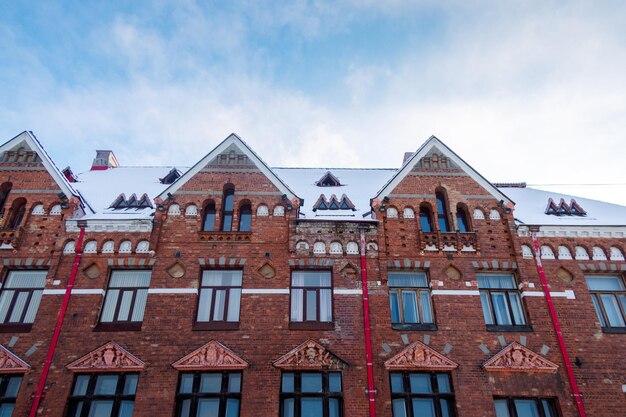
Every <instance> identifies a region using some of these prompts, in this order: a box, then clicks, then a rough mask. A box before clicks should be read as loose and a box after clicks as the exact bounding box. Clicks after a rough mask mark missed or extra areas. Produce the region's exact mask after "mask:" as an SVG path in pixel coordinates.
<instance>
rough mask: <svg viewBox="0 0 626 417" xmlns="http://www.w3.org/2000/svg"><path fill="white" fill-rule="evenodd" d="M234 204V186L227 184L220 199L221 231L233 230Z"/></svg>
mask: <svg viewBox="0 0 626 417" xmlns="http://www.w3.org/2000/svg"><path fill="white" fill-rule="evenodd" d="M234 205H235V188H234V187H233V186H232V185H227V186H226V187H225V188H224V198H223V199H222V229H221V230H222V232H230V231H231V230H233V207H234Z"/></svg>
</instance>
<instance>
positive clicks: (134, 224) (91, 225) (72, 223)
mask: <svg viewBox="0 0 626 417" xmlns="http://www.w3.org/2000/svg"><path fill="white" fill-rule="evenodd" d="M78 220H80V219H68V220H66V221H65V231H66V232H78V231H80V228H79V227H78ZM151 231H152V220H147V219H146V220H139V219H128V220H120V219H115V220H87V227H85V232H88V233H110V232H124V233H128V232H145V233H150V232H151Z"/></svg>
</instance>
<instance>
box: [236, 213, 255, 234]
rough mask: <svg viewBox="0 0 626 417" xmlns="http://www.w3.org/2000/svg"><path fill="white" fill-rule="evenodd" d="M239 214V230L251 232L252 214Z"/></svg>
mask: <svg viewBox="0 0 626 417" xmlns="http://www.w3.org/2000/svg"><path fill="white" fill-rule="evenodd" d="M239 216H240V217H239V231H240V232H249V231H250V229H251V226H252V214H250V213H241V214H240V215H239Z"/></svg>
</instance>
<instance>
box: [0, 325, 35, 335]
mask: <svg viewBox="0 0 626 417" xmlns="http://www.w3.org/2000/svg"><path fill="white" fill-rule="evenodd" d="M32 328H33V325H32V324H31V323H27V324H24V323H3V324H0V333H29V332H30V331H31V329H32Z"/></svg>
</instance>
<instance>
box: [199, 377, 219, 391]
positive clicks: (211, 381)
mask: <svg viewBox="0 0 626 417" xmlns="http://www.w3.org/2000/svg"><path fill="white" fill-rule="evenodd" d="M221 390H222V374H202V375H200V392H220V391H221Z"/></svg>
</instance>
